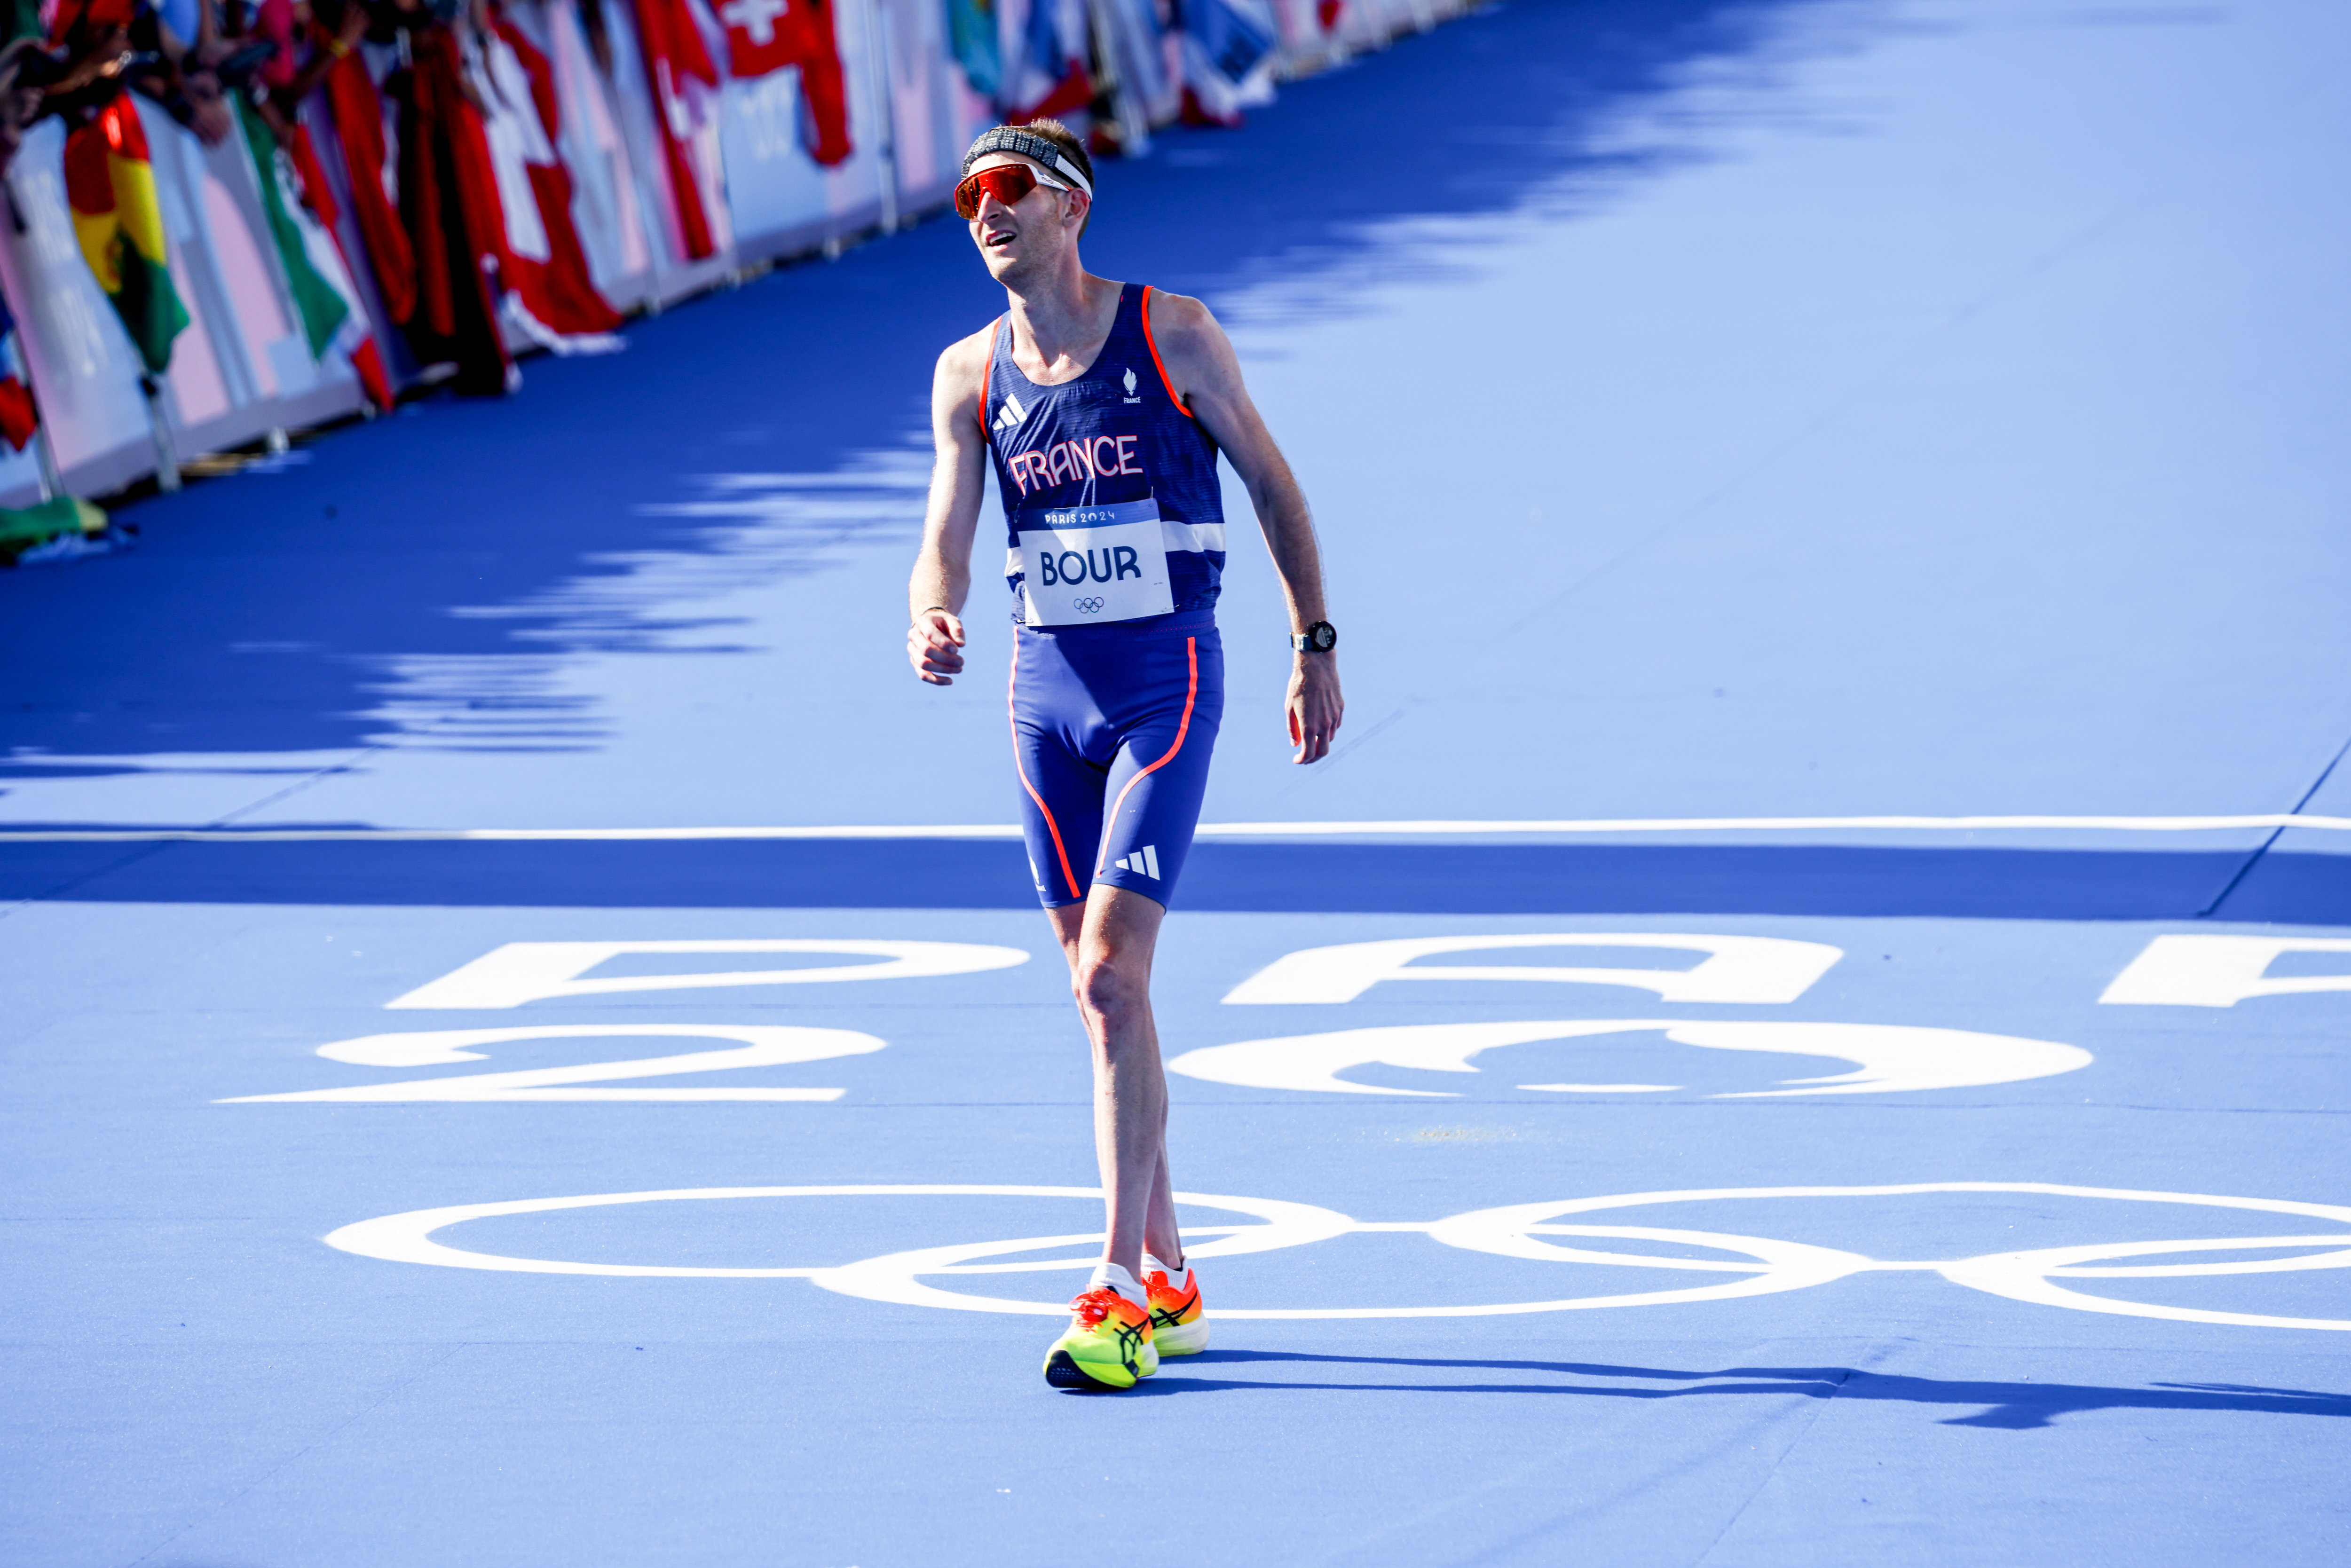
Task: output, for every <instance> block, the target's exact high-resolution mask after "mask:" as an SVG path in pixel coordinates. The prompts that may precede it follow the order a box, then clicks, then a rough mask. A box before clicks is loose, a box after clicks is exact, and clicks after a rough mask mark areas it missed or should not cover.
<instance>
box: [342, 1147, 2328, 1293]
mask: <svg viewBox="0 0 2351 1568" xmlns="http://www.w3.org/2000/svg"><path fill="white" fill-rule="evenodd" d="M1968 1193H1975V1194H1987V1195H2015V1194H2033V1195H2039V1196H2042V1197H2064V1198H2082V1199H2091V1200H2104V1201H2109V1202H2124V1203H2134V1204H2153V1205H2158V1206H2161V1207H2166V1208H2169V1209H2175V1210H2177V1209H2199V1208H2200V1209H2205V1210H2211V1209H2222V1210H2233V1211H2236V1212H2238V1213H2239V1214H2243V1215H2283V1216H2290V1217H2292V1218H2295V1219H2298V1220H2301V1221H2304V1223H2303V1224H2301V1225H2297V1226H2293V1227H2279V1226H2276V1225H2274V1224H2273V1225H2272V1226H2271V1227H2270V1228H2271V1229H2272V1230H2286V1231H2290V1233H2287V1234H2270V1235H2233V1234H2232V1235H2220V1236H2215V1235H2211V1234H2210V1233H2209V1232H2208V1233H2207V1234H2203V1235H2193V1234H2191V1235H2190V1236H2189V1237H2187V1238H2184V1239H2171V1240H2143V1239H2129V1240H2120V1241H2104V1242H2094V1243H2091V1244H2089V1245H2078V1244H2077V1245H2069V1246H2058V1247H2038V1248H2027V1249H2020V1250H2015V1251H2005V1252H1992V1253H1982V1254H1976V1255H1973V1256H1967V1257H1956V1258H1952V1257H1944V1258H1930V1259H1914V1258H1905V1259H1903V1260H1898V1261H1896V1260H1878V1259H1875V1258H1869V1257H1865V1256H1864V1255H1863V1254H1861V1253H1858V1252H1852V1251H1847V1250H1845V1249H1842V1248H1835V1247H1826V1246H1822V1245H1818V1244H1816V1243H1813V1242H1809V1241H1797V1240H1788V1239H1775V1238H1772V1237H1768V1236H1748V1235H1731V1234H1727V1233H1722V1232H1716V1231H1708V1230H1689V1229H1680V1228H1664V1227H1658V1226H1654V1225H1611V1224H1593V1223H1591V1222H1590V1220H1591V1218H1593V1217H1594V1216H1599V1215H1604V1214H1607V1213H1608V1211H1611V1210H1623V1209H1646V1208H1654V1207H1662V1206H1669V1205H1674V1204H1685V1203H1700V1204H1708V1205H1713V1206H1719V1205H1722V1204H1725V1203H1733V1204H1743V1203H1750V1202H1756V1201H1764V1202H1771V1201H1775V1200H1785V1199H1814V1198H1863V1199H1868V1198H1914V1197H1922V1196H1928V1195H1935V1194H1968ZM839 1197H994V1198H1005V1197H1020V1198H1041V1199H1048V1200H1060V1201H1070V1200H1076V1201H1081V1202H1084V1203H1087V1204H1089V1205H1098V1204H1100V1202H1101V1201H1102V1194H1101V1193H1100V1191H1099V1190H1097V1189H1095V1188H1092V1187H1071V1186H967V1185H953V1186H947V1185H941V1186H737V1187H686V1188H676V1189H672V1190H668V1191H660V1192H617V1193H599V1194H593V1195H590V1196H587V1197H541V1198H524V1199H521V1200H518V1201H510V1202H500V1203H470V1204H459V1205H455V1206H452V1207H446V1208H422V1209H413V1210H411V1211H409V1212H408V1213H405V1214H390V1215H385V1216H384V1217H382V1218H379V1219H367V1220H361V1221H360V1222H358V1223H357V1224H353V1225H346V1226H344V1227H343V1228H340V1229H339V1230H337V1231H335V1232H334V1233H333V1234H331V1235H329V1237H328V1238H327V1245H328V1246H329V1247H332V1248H335V1249H338V1250H339V1251H343V1252H349V1253H353V1254H355V1255H357V1256H359V1257H362V1258H376V1259H381V1260H384V1261H386V1262H392V1263H429V1264H435V1265H438V1266H441V1267H444V1268H456V1269H486V1270H498V1271H502V1272H508V1273H525V1274H601V1275H619V1276H628V1277H636V1278H647V1277H658V1278H669V1279H705V1280H712V1279H730V1280H758V1279H764V1280H779V1279H790V1280H806V1281H809V1282H810V1283H811V1284H814V1285H817V1286H820V1287H821V1288H822V1289H824V1290H827V1291H834V1292H836V1293H838V1294H841V1295H844V1296H856V1297H861V1298H862V1299H864V1300H867V1301H888V1302H893V1303H895V1304H898V1305H904V1306H923V1307H944V1308H952V1309H955V1310H958V1311H963V1312H1019V1313H1034V1314H1037V1315H1040V1316H1053V1315H1057V1314H1059V1313H1061V1312H1067V1311H1068V1310H1069V1309H1068V1307H1067V1306H1066V1305H1065V1304H1064V1299H1065V1296H1066V1292H1065V1291H1052V1292H1051V1295H1050V1300H1034V1299H1029V1300H1023V1299H1020V1298H1017V1297H1009V1296H994V1295H982V1294H978V1293H977V1292H967V1291H953V1290H947V1289H944V1288H942V1287H940V1286H937V1285H933V1284H929V1283H926V1282H925V1279H926V1277H927V1278H929V1279H938V1278H943V1277H946V1276H958V1275H1008V1274H1029V1273H1056V1272H1060V1273H1069V1272H1073V1271H1081V1270H1086V1269H1089V1268H1091V1267H1092V1265H1093V1261H1094V1258H1095V1257H1096V1256H1098V1253H1099V1248H1100V1246H1101V1243H1102V1233H1101V1231H1099V1230H1079V1231H1073V1232H1071V1233H1069V1234H1063V1235H1050V1236H1028V1237H1020V1238H1017V1239H1010V1240H1001V1241H967V1242H956V1243H952V1244H949V1245H946V1246H932V1247H921V1248H915V1249H911V1250H907V1251H900V1252H891V1253H886V1254H883V1255H882V1256H880V1257H874V1258H866V1259H862V1260H859V1261H857V1262H853V1263H840V1264H830V1265H816V1266H796V1267H784V1268H703V1267H688V1266H684V1265H676V1264H661V1263H651V1264H648V1263H590V1262H566V1261H559V1260H555V1259H541V1258H518V1257H508V1256H503V1255H500V1254H497V1253H493V1252H475V1251H468V1250H465V1249H460V1248H455V1247H451V1246H449V1245H447V1244H446V1243H444V1242H441V1241H436V1240H434V1232H436V1231H439V1230H443V1229H446V1228H450V1227H452V1226H455V1225H461V1224H464V1223H465V1222H467V1221H470V1220H477V1219H491V1218H500V1217H504V1216H509V1215H521V1214H545V1213H551V1212H555V1211H559V1210H565V1209H577V1208H602V1207H611V1206H615V1205H637V1204H665V1203H675V1202H680V1201H691V1200H696V1199H701V1200H708V1199H714V1198H716V1199H740V1198H769V1199H772V1198H839ZM1175 1201H1176V1202H1177V1203H1179V1204H1183V1205H1186V1206H1187V1207H1200V1208H1215V1209H1223V1210H1226V1211H1228V1212H1230V1213H1238V1214H1241V1215H1244V1216H1247V1217H1249V1218H1252V1219H1255V1220H1257V1221H1258V1222H1259V1223H1256V1224H1245V1225H1229V1224H1211V1225H1192V1224H1186V1226H1185V1227H1184V1231H1185V1235H1186V1239H1187V1240H1191V1241H1192V1242H1193V1244H1192V1245H1189V1246H1187V1248H1186V1251H1188V1252H1189V1253H1190V1255H1191V1256H1192V1257H1195V1258H1199V1259H1210V1258H1222V1257H1233V1256H1238V1255H1239V1254H1243V1253H1250V1252H1271V1251H1277V1250H1280V1249H1288V1248H1292V1247H1304V1246H1311V1245H1314V1244H1317V1243H1321V1242H1325V1241H1331V1240H1333V1239H1337V1238H1340V1237H1343V1236H1347V1235H1351V1234H1354V1233H1357V1232H1363V1231H1376V1232H1416V1233H1418V1234H1420V1235H1424V1236H1426V1237H1427V1238H1428V1239H1429V1240H1431V1241H1433V1242H1436V1243H1437V1244H1438V1245H1439V1246H1442V1247H1448V1248H1456V1249H1461V1250H1463V1251H1468V1252H1483V1253H1489V1254H1495V1255H1499V1256H1500V1257H1504V1258H1512V1259H1518V1260H1522V1261H1528V1262H1535V1263H1552V1264H1571V1265H1602V1266H1604V1267H1605V1268H1606V1269H1607V1270H1612V1271H1614V1270H1626V1271H1631V1272H1633V1273H1635V1274H1638V1273H1641V1272H1646V1271H1649V1270H1657V1271H1662V1272H1665V1273H1667V1274H1672V1273H1676V1272H1680V1273H1683V1274H1685V1275H1687V1274H1688V1273H1693V1272H1694V1273H1697V1274H1698V1275H1700V1276H1701V1277H1704V1276H1709V1275H1710V1276H1713V1277H1714V1280H1715V1282H1712V1283H1703V1284H1682V1285H1672V1284H1668V1285H1667V1288H1665V1289H1661V1290H1660V1289H1639V1288H1635V1289H1634V1290H1632V1291H1610V1292H1607V1293H1604V1294H1600V1295H1584V1296H1565V1297H1557V1298H1553V1299H1548V1300H1531V1301H1496V1302H1484V1303H1465V1304H1458V1305H1420V1304H1403V1303H1395V1304H1362V1305H1359V1304H1353V1303H1350V1304H1345V1305H1326V1306H1287V1307H1240V1308H1228V1307H1226V1306H1223V1305H1221V1304H1220V1305H1219V1306H1218V1307H1217V1316H1218V1317H1221V1318H1235V1319H1239V1318H1259V1319H1262V1318H1288V1319H1299V1318H1318V1319H1330V1318H1467V1317H1495V1316H1502V1315H1515V1314H1519V1313H1526V1312H1573V1311H1576V1310H1579V1309H1592V1308H1620V1307H1663V1306H1675V1305H1684V1304H1688V1303H1694V1302H1699V1301H1729V1300H1733V1299H1737V1298H1740V1297H1747V1296H1761V1295H1776V1294H1779V1293H1781V1292H1783V1291H1802V1290H1809V1289H1813V1288H1816V1287H1819V1286H1823V1285H1833V1284H1835V1283H1836V1282H1837V1281H1842V1280H1845V1279H1847V1278H1849V1277H1852V1276H1855V1275H1860V1274H1867V1273H1874V1272H1889V1271H1896V1272H1917V1273H1931V1274H1938V1275H1940V1276H1941V1277H1942V1278H1943V1279H1944V1280H1946V1281H1949V1283H1951V1284H1954V1285H1959V1286H1962V1287H1965V1288H1966V1289H1968V1290H1970V1291H1981V1292H1983V1293H1985V1294H1987V1295H1993V1296H2003V1297H2006V1298H2008V1299H2009V1300H2011V1301H2022V1302H2027V1303H2030V1304H2032V1305H2035V1306H2043V1307H2063V1308H2069V1309H2072V1310H2074V1311H2075V1312H2110V1313H2116V1314H2118V1315H2121V1316H2126V1317H2143V1318H2163V1319H2168V1320H2170V1321H2173V1322H2200V1323H2222V1324H2230V1325H2233V1326H2237V1327H2243V1328H2296V1329H2335V1330H2351V1320H2345V1319H2335V1318H2304V1317H2283V1316H2273V1315H2270V1314H2267V1313H2257V1312H2216V1311H2210V1310H2207V1309H2203V1308H2199V1307H2189V1306H2175V1305H2172V1304H2170V1303H2169V1302H2158V1301H2132V1300H2129V1299H2127V1298H2126V1297H2124V1296H2108V1295H2101V1294H2091V1293H2089V1292H2086V1291H2077V1290H2074V1289H2071V1288H2069V1287H2070V1285H2071V1284H2072V1283H2073V1282H2075V1281H2087V1280H2097V1281H2128V1280H2159V1279H2194V1278H2210V1277H2214V1276H2222V1275H2268V1274H2276V1273H2281V1272H2300V1271H2304V1270H2333V1269H2345V1268H2351V1207H2343V1206H2339V1205H2335V1204H2323V1203H2301V1202H2294V1201H2292V1200H2288V1199H2283V1198H2260V1197H2218V1196H2213V1195H2209V1194H2200V1193H2179V1192H2145V1191H2137V1190H2133V1189H2128V1188H2116V1187H2091V1186H2065V1185H2060V1184H2056V1183H2050V1182H1966V1181H1959V1182H1920V1183H1915V1184H1908V1185H1902V1186H1781V1187H1715V1188H1704V1189H1697V1190H1689V1191H1678V1192H1639V1193H1619V1194H1614V1195H1611V1196H1608V1197H1583V1198H1572V1199H1568V1200H1565V1201H1561V1202H1545V1203H1520V1204H1509V1205H1505V1206H1503V1207H1498V1208H1481V1209H1477V1210H1473V1211H1471V1212H1469V1213H1466V1214H1456V1215H1452V1216H1450V1217H1448V1218H1443V1219H1435V1220H1380V1221H1367V1220H1358V1219H1355V1218H1352V1217H1351V1216H1348V1215H1344V1214H1341V1213H1339V1212H1338V1211H1337V1210H1335V1209H1329V1208H1322V1207H1317V1206H1315V1205H1313V1204H1307V1203H1294V1202H1289V1201H1285V1200H1282V1199H1279V1198H1264V1197H1219V1196H1216V1195H1212V1194H1207V1193H1181V1192H1179V1193H1177V1194H1175ZM1097 1212H1098V1210H1097ZM1611 1218H1614V1216H1611ZM1624 1218H1633V1217H1632V1216H1625V1217H1624ZM2313 1220H2315V1221H2317V1222H2319V1224H2320V1225H2321V1226H2325V1227H2328V1228H2326V1229H2324V1230H2320V1229H2314V1228H2312V1227H2311V1225H2310V1224H2309V1223H2308V1222H2309V1221H2313ZM2185 1228H2188V1227H2183V1229H2185ZM2196 1228H2197V1229H2202V1228H2203V1227H2201V1226H2199V1227H2196ZM1210 1237H1214V1238H1216V1239H1214V1240H1210V1239H1208V1238H1210ZM1563 1239H1572V1241H1573V1242H1574V1243H1578V1244H1576V1245H1563V1244H1562V1240H1563ZM1611 1240H1613V1241H1617V1242H1628V1241H1629V1242H1633V1243H1635V1244H1638V1245H1643V1246H1647V1247H1651V1248H1656V1247H1660V1246H1662V1247H1667V1248H1672V1249H1675V1251H1673V1252H1661V1251H1656V1250H1649V1251H1631V1250H1624V1249H1614V1248H1607V1247H1598V1246H1593V1245H1590V1243H1593V1242H1604V1241H1611ZM1072 1249H1076V1250H1077V1251H1078V1253H1079V1255H1077V1256H1071V1255H1070V1254H1071V1251H1072ZM1691 1250H1696V1251H1698V1252H1711V1253H1715V1254H1718V1255H1717V1256H1714V1257H1692V1256H1689V1255H1687V1254H1688V1253H1689V1252H1690V1251H1691ZM1040 1252H1058V1253H1061V1254H1062V1256H1060V1257H1052V1258H1036V1257H1030V1258H1025V1259H1024V1258H1021V1257H1020V1256H1019V1255H1020V1254H1022V1253H1029V1254H1035V1253H1040ZM1723 1253H1729V1254H1731V1256H1729V1257H1722V1256H1719V1254H1723ZM2262 1253H2269V1254H2280V1253H2283V1254H2285V1255H2284V1256H2268V1257H2262V1256H2234V1257H2231V1256H2216V1255H2225V1254H2262ZM2175 1260H2178V1261H2175ZM1725 1276H1728V1278H1725ZM1628 1282H1631V1283H1634V1284H1635V1285H1636V1287H1637V1285H1638V1284H1639V1282H1640V1281H1638V1280H1637V1279H1635V1280H1633V1281H1628ZM2109 1288H2113V1287H2111V1286H2110V1287H2109ZM2122 1288H2123V1289H2128V1287H2127V1286H2124V1287H2122ZM1220 1301H1221V1297H1220Z"/></svg>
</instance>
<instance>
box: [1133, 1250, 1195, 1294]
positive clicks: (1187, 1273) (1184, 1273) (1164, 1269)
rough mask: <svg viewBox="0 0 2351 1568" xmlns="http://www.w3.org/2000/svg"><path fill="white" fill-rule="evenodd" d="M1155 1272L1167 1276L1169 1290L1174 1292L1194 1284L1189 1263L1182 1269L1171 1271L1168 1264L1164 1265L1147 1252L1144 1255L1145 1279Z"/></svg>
mask: <svg viewBox="0 0 2351 1568" xmlns="http://www.w3.org/2000/svg"><path fill="white" fill-rule="evenodd" d="M1143 1273H1144V1278H1145V1279H1148V1278H1150V1277H1151V1275H1152V1274H1154V1273H1161V1274H1165V1275H1166V1276H1167V1285H1168V1288H1169V1289H1170V1290H1173V1291H1182V1290H1183V1289H1184V1287H1185V1286H1186V1285H1188V1284H1190V1283H1191V1282H1192V1266H1191V1265H1190V1264H1189V1263H1186V1264H1185V1265H1184V1266H1183V1267H1182V1268H1180V1269H1171V1268H1169V1267H1168V1266H1167V1265H1166V1264H1165V1263H1162V1262H1161V1261H1160V1260H1158V1259H1156V1258H1154V1257H1153V1256H1152V1255H1151V1254H1150V1253H1148V1252H1145V1253H1144V1255H1143Z"/></svg>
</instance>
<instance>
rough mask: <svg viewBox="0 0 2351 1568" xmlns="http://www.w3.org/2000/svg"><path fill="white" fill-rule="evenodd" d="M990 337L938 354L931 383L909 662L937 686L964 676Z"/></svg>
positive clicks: (981, 335) (982, 477) (909, 595)
mask: <svg viewBox="0 0 2351 1568" xmlns="http://www.w3.org/2000/svg"><path fill="white" fill-rule="evenodd" d="M988 336H989V335H988V334H987V333H986V332H976V333H974V334H972V336H970V337H968V338H966V339H965V340H963V341H961V342H960V343H956V344H954V345H952V346H950V347H949V348H948V350H947V351H946V353H944V354H941V355H940V356H939V364H938V370H937V371H936V372H935V374H934V375H933V377H932V379H931V439H932V441H933V443H934V444H935V445H936V446H937V448H938V457H937V459H936V460H935V462H934V463H933V464H932V465H931V500H930V506H929V507H928V509H927V511H926V512H925V516H924V518H923V552H922V554H921V555H920V556H918V557H916V558H915V560H914V579H913V580H911V581H909V582H908V583H907V584H906V609H907V612H908V614H909V617H910V619H911V620H912V622H913V624H912V625H910V626H909V627H908V628H907V631H906V659H907V662H908V663H910V664H913V665H914V674H917V675H919V676H920V677H922V679H923V680H925V681H926V682H928V683H929V684H930V685H935V686H950V685H954V684H955V677H956V675H958V674H962V673H963V641H964V639H963V621H962V619H961V615H962V611H963V601H964V597H965V595H967V594H968V593H969V592H970V591H971V540H972V535H973V534H974V533H975V532H976V531H977V528H978V527H979V504H980V500H981V498H982V496H983V495H984V493H985V486H986V483H987V480H986V473H987V441H986V439H985V438H984V436H983V435H982V433H981V431H980V424H979V399H980V384H981V382H983V381H984V380H985V379H986V378H987V354H988V348H989V342H988Z"/></svg>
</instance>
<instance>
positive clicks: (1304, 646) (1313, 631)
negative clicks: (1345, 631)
mask: <svg viewBox="0 0 2351 1568" xmlns="http://www.w3.org/2000/svg"><path fill="white" fill-rule="evenodd" d="M1338 645H1339V629H1338V628H1337V627H1335V626H1333V625H1332V624H1331V622H1328V621H1317V622H1314V624H1313V625H1311V626H1309V627H1308V628H1307V629H1306V630H1305V631H1303V632H1297V633H1296V634H1294V635H1293V636H1291V638H1290V646H1291V647H1292V648H1294V649H1296V650H1297V651H1298V652H1299V653H1329V652H1330V651H1331V650H1332V649H1333V648H1335V647H1337V646H1338Z"/></svg>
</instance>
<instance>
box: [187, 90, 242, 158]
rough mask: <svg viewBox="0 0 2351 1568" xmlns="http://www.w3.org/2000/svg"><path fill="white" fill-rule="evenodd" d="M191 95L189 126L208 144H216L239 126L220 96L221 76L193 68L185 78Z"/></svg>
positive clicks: (199, 139)
mask: <svg viewBox="0 0 2351 1568" xmlns="http://www.w3.org/2000/svg"><path fill="white" fill-rule="evenodd" d="M183 85H184V86H185V88H186V89H187V94H188V129H189V130H191V131H194V132H195V133H196V140H197V141H201V142H203V143H204V145H205V146H207V147H217V146H219V145H220V144H221V143H222V142H224V141H227V140H228V138H229V133H230V132H231V131H235V129H236V117H235V115H234V114H232V113H230V112H229V107H228V101H227V100H226V99H224V98H222V97H221V89H220V78H218V77H215V76H214V75H213V74H212V72H210V71H190V72H189V73H188V74H187V76H186V78H183Z"/></svg>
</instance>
